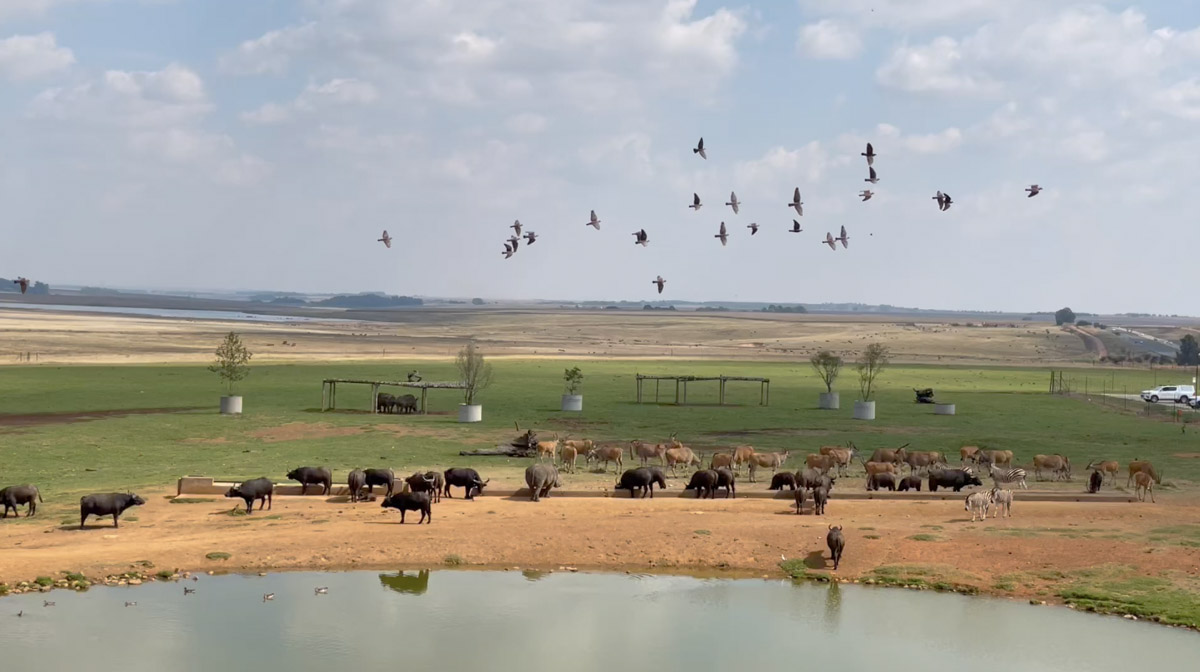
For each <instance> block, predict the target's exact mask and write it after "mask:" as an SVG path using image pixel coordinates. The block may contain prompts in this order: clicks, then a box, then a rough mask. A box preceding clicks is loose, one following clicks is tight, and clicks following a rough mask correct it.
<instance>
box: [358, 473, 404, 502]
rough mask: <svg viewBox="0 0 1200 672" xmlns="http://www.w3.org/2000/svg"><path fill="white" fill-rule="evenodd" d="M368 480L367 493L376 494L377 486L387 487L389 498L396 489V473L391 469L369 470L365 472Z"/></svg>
mask: <svg viewBox="0 0 1200 672" xmlns="http://www.w3.org/2000/svg"><path fill="white" fill-rule="evenodd" d="M363 473H364V474H365V475H366V478H367V492H369V493H370V494H372V495H373V494H375V486H377V485H384V486H387V495H386V496H387V497H391V496H392V491H394V490H395V489H396V472H394V471H392V470H391V469H367V470H366V471H364V472H363Z"/></svg>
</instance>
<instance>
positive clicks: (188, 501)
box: [167, 497, 217, 504]
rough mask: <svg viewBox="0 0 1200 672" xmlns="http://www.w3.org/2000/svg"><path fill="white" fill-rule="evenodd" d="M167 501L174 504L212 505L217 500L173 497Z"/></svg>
mask: <svg viewBox="0 0 1200 672" xmlns="http://www.w3.org/2000/svg"><path fill="white" fill-rule="evenodd" d="M167 501H169V502H170V503H172V504H211V503H212V502H215V501H217V500H215V499H206V498H204V497H172V498H171V499H169V500H167Z"/></svg>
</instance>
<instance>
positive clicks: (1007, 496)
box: [989, 488, 1013, 518]
mask: <svg viewBox="0 0 1200 672" xmlns="http://www.w3.org/2000/svg"><path fill="white" fill-rule="evenodd" d="M989 494H990V495H991V498H992V503H993V504H995V505H996V513H994V514H992V517H993V518H999V517H1000V512H1001V511H1003V512H1004V517H1005V518H1011V517H1012V502H1013V491H1012V490H1004V489H1002V488H992V490H991V492H990V493H989Z"/></svg>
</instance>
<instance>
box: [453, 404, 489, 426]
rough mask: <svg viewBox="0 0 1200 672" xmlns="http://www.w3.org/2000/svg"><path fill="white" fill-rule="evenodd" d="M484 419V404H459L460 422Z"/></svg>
mask: <svg viewBox="0 0 1200 672" xmlns="http://www.w3.org/2000/svg"><path fill="white" fill-rule="evenodd" d="M482 420H483V406H482V405H480V404H471V405H469V406H468V405H467V404H459V405H458V421H459V422H480V421H482Z"/></svg>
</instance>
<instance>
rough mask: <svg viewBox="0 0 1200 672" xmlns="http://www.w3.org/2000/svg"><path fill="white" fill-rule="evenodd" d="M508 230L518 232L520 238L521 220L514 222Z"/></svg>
mask: <svg viewBox="0 0 1200 672" xmlns="http://www.w3.org/2000/svg"><path fill="white" fill-rule="evenodd" d="M508 228H510V229H513V230H514V231H516V232H517V235H518V236H519V235H521V220H519V219H518V220H516V221H514V222H513V223H512V224H511V225H510V226H509V227H508Z"/></svg>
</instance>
